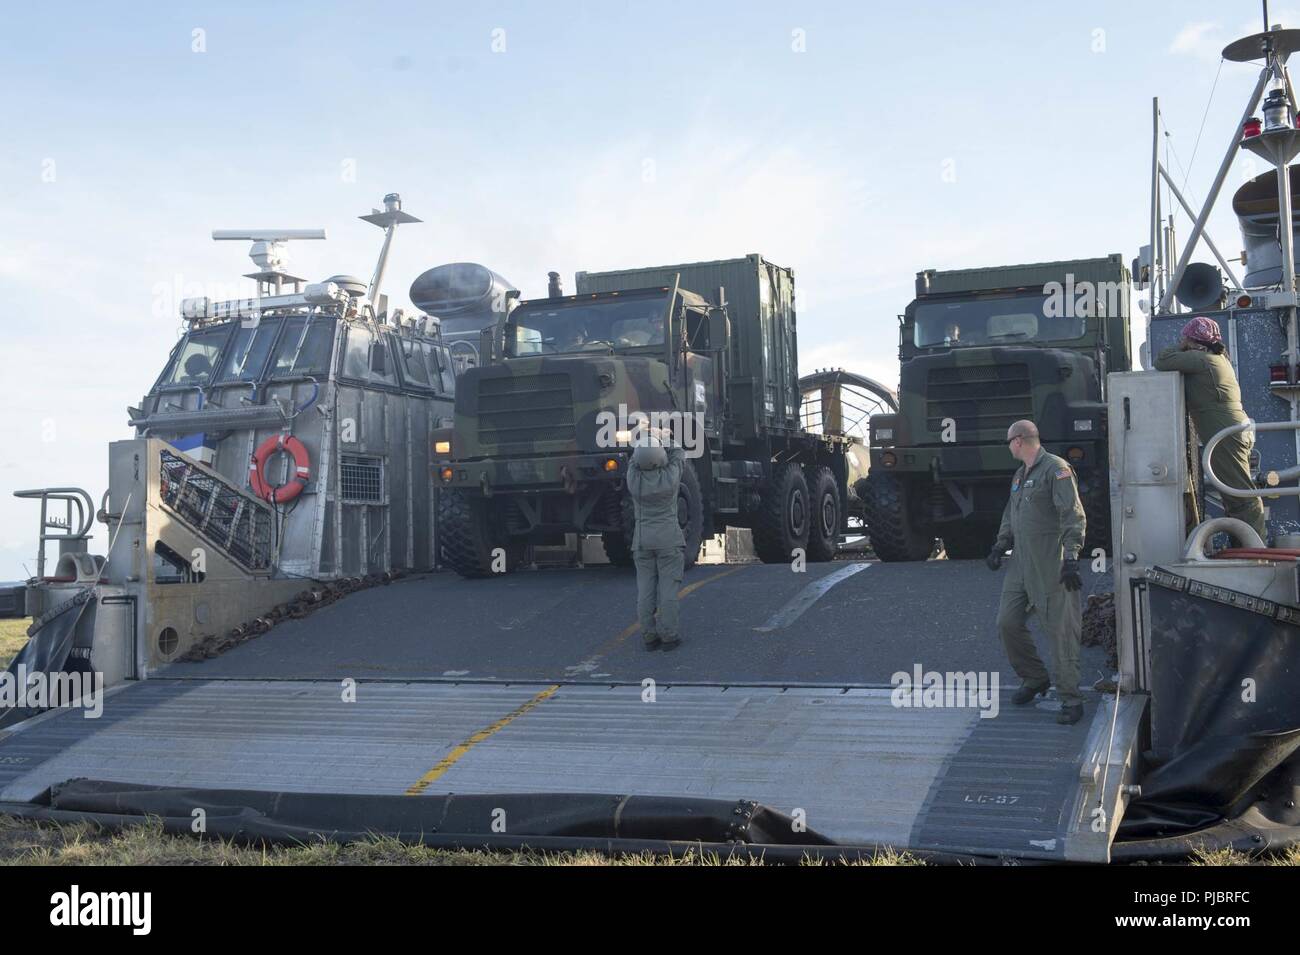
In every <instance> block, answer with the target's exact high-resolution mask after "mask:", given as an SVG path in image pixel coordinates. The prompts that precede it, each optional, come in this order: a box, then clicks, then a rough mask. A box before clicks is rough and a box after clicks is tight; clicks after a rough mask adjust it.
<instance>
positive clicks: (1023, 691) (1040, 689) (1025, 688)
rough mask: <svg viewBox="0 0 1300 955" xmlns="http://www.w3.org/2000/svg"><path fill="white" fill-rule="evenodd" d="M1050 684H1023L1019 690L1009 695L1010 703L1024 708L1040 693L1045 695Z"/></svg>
mask: <svg viewBox="0 0 1300 955" xmlns="http://www.w3.org/2000/svg"><path fill="white" fill-rule="evenodd" d="M1051 685H1052V684H1050V683H1023V684H1021V686H1020V689H1018V690H1016V692H1015V693H1013V694H1011V702H1012V703H1014V704H1016V706H1024V705H1025V704H1026V703H1032V702H1033V699H1034V697H1036V696H1038V695H1039V694H1040V693H1046V692H1047V690H1048V687H1050V686H1051Z"/></svg>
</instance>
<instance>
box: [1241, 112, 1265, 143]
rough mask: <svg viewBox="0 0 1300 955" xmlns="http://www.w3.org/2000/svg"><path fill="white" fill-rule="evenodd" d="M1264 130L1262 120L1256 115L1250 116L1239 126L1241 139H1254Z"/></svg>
mask: <svg viewBox="0 0 1300 955" xmlns="http://www.w3.org/2000/svg"><path fill="white" fill-rule="evenodd" d="M1263 131H1264V122H1263V120H1261V119H1260V118H1259V117H1257V116H1252V117H1251V118H1250V119H1248V120H1246V122H1244V123H1243V124H1242V126H1241V138H1242V139H1254V138H1255V137H1256V136H1258V135H1259V134H1260V133H1262V132H1263Z"/></svg>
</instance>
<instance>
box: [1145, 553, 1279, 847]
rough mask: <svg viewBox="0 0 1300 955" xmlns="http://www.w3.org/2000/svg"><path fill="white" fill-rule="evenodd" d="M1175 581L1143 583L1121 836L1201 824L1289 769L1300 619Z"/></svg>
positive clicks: (1250, 800)
mask: <svg viewBox="0 0 1300 955" xmlns="http://www.w3.org/2000/svg"><path fill="white" fill-rule="evenodd" d="M1187 584H1188V581H1187V579H1186V578H1182V577H1179V576H1177V575H1175V574H1169V573H1167V572H1157V573H1156V574H1153V575H1151V576H1150V578H1149V579H1148V580H1147V581H1146V582H1145V586H1146V587H1147V590H1148V594H1147V596H1148V606H1149V608H1150V618H1149V624H1150V626H1149V633H1150V644H1149V649H1150V655H1151V667H1150V674H1151V677H1150V679H1151V749H1150V752H1148V753H1147V754H1146V761H1147V763H1148V767H1149V768H1148V770H1147V772H1146V773H1145V774H1144V776H1143V778H1142V795H1141V797H1140V798H1139V799H1136V800H1134V801H1133V802H1132V803H1130V804H1129V807H1128V811H1127V812H1126V813H1125V816H1124V820H1123V822H1122V823H1121V827H1120V837H1121V838H1124V839H1133V838H1147V837H1153V836H1165V835H1171V834H1176V833H1179V832H1187V831H1190V830H1196V829H1202V828H1205V827H1209V826H1212V825H1214V824H1216V823H1218V822H1220V821H1222V820H1224V819H1231V818H1234V817H1235V816H1237V815H1239V814H1240V813H1241V812H1243V811H1244V810H1245V809H1247V808H1249V807H1250V806H1252V805H1253V804H1255V803H1256V801H1257V799H1258V798H1260V796H1261V795H1262V793H1261V790H1262V789H1265V788H1267V787H1268V781H1269V780H1270V779H1272V780H1273V782H1274V783H1275V784H1276V785H1275V786H1274V787H1273V788H1277V787H1279V786H1281V787H1293V786H1294V785H1295V782H1296V780H1297V778H1300V773H1297V772H1296V770H1297V768H1300V752H1298V751H1300V693H1297V692H1296V685H1297V679H1298V678H1300V628H1298V627H1296V626H1295V625H1293V624H1291V623H1289V622H1285V621H1283V620H1279V619H1277V618H1276V614H1275V613H1274V610H1275V609H1276V605H1270V604H1268V603H1267V602H1263V601H1258V600H1257V599H1254V598H1251V597H1249V595H1246V594H1239V593H1236V592H1234V591H1228V590H1225V589H1223V588H1217V589H1216V590H1215V591H1214V594H1213V596H1202V595H1198V594H1193V593H1189V592H1186V587H1187ZM1279 821H1282V820H1279ZM1286 821H1287V822H1291V820H1286Z"/></svg>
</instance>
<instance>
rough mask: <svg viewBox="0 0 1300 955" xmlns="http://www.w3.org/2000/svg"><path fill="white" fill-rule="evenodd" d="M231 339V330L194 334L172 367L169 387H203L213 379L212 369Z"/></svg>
mask: <svg viewBox="0 0 1300 955" xmlns="http://www.w3.org/2000/svg"><path fill="white" fill-rule="evenodd" d="M229 337H230V329H229V328H210V329H204V330H203V331H200V332H192V333H191V334H190V336H189V337H188V338H186V339H185V344H184V345H182V346H181V350H180V354H179V355H178V356H177V358H176V363H175V364H174V365H173V366H172V369H171V376H170V377H169V378H168V380H167V384H169V385H179V386H188V387H201V386H203V385H206V384H207V383H208V379H210V378H211V377H212V369H213V368H214V367H215V366H216V363H217V358H218V357H220V355H221V349H222V346H224V345H225V344H226V339H227V338H229Z"/></svg>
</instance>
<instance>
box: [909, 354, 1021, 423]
mask: <svg viewBox="0 0 1300 955" xmlns="http://www.w3.org/2000/svg"><path fill="white" fill-rule="evenodd" d="M925 395H926V402H925V417H926V426H927V427H928V428H929V429H930V430H931V431H936V432H937V431H942V430H943V419H944V418H952V419H954V420H955V421H956V422H957V440H958V442H962V440H963V435H970V434H971V433H972V432H976V431H984V430H998V429H1000V430H1003V431H1005V430H1006V429H1007V428H1008V427H1010V425H1011V423H1012V422H1013V421H1019V420H1020V419H1021V418H1032V417H1033V415H1034V396H1033V388H1032V387H1031V385H1030V381H1029V366H1028V365H964V366H963V365H958V366H955V367H952V368H931V369H930V375H929V378H928V380H927V382H926V390H925Z"/></svg>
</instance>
